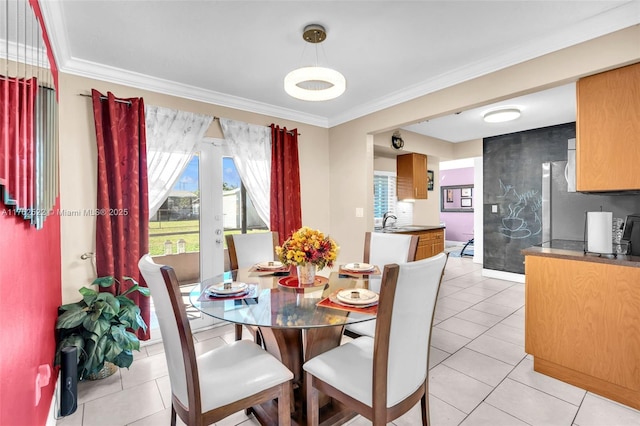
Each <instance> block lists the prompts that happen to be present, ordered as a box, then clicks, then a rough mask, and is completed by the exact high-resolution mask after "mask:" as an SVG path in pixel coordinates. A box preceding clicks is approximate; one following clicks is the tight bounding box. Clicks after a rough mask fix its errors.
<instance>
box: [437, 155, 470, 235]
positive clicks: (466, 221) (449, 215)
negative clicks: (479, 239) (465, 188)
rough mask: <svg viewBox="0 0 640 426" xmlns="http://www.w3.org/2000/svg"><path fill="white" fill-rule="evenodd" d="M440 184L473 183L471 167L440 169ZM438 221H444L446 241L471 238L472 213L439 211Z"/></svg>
mask: <svg viewBox="0 0 640 426" xmlns="http://www.w3.org/2000/svg"><path fill="white" fill-rule="evenodd" d="M440 185H441V186H451V185H473V167H465V168H462V169H451V170H440ZM441 196H442V195H441ZM440 222H444V223H445V225H446V227H447V229H446V231H445V238H446V239H447V241H463V242H466V241H468V240H470V239H471V238H473V213H466V212H446V213H445V212H440Z"/></svg>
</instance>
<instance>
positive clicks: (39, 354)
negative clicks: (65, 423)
mask: <svg viewBox="0 0 640 426" xmlns="http://www.w3.org/2000/svg"><path fill="white" fill-rule="evenodd" d="M55 209H57V206H56V208H55ZM55 209H54V210H55ZM61 285H62V283H61V273H60V218H59V216H57V215H55V214H54V215H50V216H49V217H48V218H47V219H46V220H45V222H44V227H43V229H41V230H38V231H37V230H36V229H35V227H33V226H31V225H30V223H29V222H28V221H25V220H23V219H22V218H21V217H16V216H15V215H14V211H13V210H12V209H10V208H7V207H5V206H4V204H2V202H1V201H0V425H2V426H41V425H44V424H45V423H46V420H47V415H48V413H49V406H50V403H51V400H52V397H53V392H54V387H55V378H56V377H57V374H56V373H55V372H53V373H52V375H51V380H50V382H49V385H48V386H46V387H44V388H42V396H41V398H40V403H39V404H38V405H37V406H36V405H35V380H36V373H37V371H38V366H39V365H41V364H48V365H50V366H53V360H54V355H55V322H56V318H57V311H58V306H59V305H60V304H61V302H62V300H61V299H62V296H61Z"/></svg>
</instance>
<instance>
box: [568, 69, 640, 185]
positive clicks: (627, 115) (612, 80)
mask: <svg viewBox="0 0 640 426" xmlns="http://www.w3.org/2000/svg"><path fill="white" fill-rule="evenodd" d="M576 127H577V140H576V185H577V190H578V191H621V190H638V189H640V173H638V171H637V167H638V164H640V63H637V64H634V65H629V66H626V67H622V68H617V69H614V70H611V71H607V72H603V73H600V74H596V75H592V76H589V77H585V78H582V79H580V80H578V83H577V123H576Z"/></svg>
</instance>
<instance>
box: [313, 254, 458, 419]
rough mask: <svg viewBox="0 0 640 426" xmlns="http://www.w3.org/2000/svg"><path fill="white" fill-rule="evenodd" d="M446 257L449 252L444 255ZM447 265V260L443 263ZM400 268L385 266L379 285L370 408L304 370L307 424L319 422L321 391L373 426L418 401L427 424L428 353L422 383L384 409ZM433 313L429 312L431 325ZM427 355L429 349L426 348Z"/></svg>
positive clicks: (394, 416) (396, 416) (399, 413)
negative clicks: (394, 305) (391, 332)
mask: <svg viewBox="0 0 640 426" xmlns="http://www.w3.org/2000/svg"><path fill="white" fill-rule="evenodd" d="M447 258H448V254H447ZM445 265H446V263H445ZM399 271H400V267H399V266H398V265H397V264H391V265H386V266H385V268H384V271H383V275H382V287H381V291H380V303H379V305H378V314H377V320H376V321H377V324H376V332H375V338H374V349H373V372H372V373H373V389H372V405H371V407H369V406H367V405H366V404H363V403H362V402H360V401H358V400H356V399H354V398H352V397H350V396H348V395H346V394H345V393H343V392H341V391H340V390H338V389H336V388H334V387H333V386H331V385H329V384H327V383H326V382H324V381H322V380H320V379H318V378H317V377H315V376H313V375H312V374H310V373H308V372H305V387H306V395H307V424H308V425H310V426H317V425H318V421H319V402H318V399H319V393H320V392H322V393H324V394H326V395H328V396H329V397H331V398H336V399H338V400H339V401H340V402H341V403H343V404H344V405H345V406H347V407H348V408H349V409H351V410H353V411H355V412H357V413H358V414H360V415H362V416H364V417H366V418H367V419H369V420H370V421H371V422H373V425H374V426H383V425H386V424H387V423H388V422H391V421H393V420H395V419H397V418H398V417H400V416H401V415H403V414H405V413H406V412H407V411H409V410H410V409H411V408H412V407H413V406H415V404H417V403H418V401H420V407H421V419H422V424H423V425H424V426H428V425H429V424H430V419H429V374H428V365H429V356H430V355H428V356H427V360H426V362H427V375H426V377H425V381H424V383H423V384H422V385H421V386H420V387H419V388H418V389H417V390H416V391H415V392H414V393H413V394H411V395H409V396H408V397H407V398H405V399H404V400H403V401H401V402H399V403H398V404H396V405H394V406H393V407H389V408H387V375H388V368H387V364H388V359H389V339H390V330H391V316H392V311H393V303H394V299H395V294H396V287H397V285H398V274H399ZM443 277H444V268H443V271H442V274H441V275H440V280H439V283H438V291H437V293H436V300H437V297H438V293H439V292H440V284H441V283H442V278H443ZM434 314H435V309H434V312H433V313H432V315H431V324H433V318H434ZM431 336H432V334H431V333H430V334H429V342H428V345H429V347H431ZM428 354H430V351H428Z"/></svg>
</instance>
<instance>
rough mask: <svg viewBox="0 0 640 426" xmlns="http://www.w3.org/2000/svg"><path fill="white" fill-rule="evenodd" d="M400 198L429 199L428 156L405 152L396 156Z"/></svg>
mask: <svg viewBox="0 0 640 426" xmlns="http://www.w3.org/2000/svg"><path fill="white" fill-rule="evenodd" d="M396 176H397V183H398V200H407V199H413V200H426V199H427V156H426V155H424V154H416V153H413V154H403V155H398V157H396Z"/></svg>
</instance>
